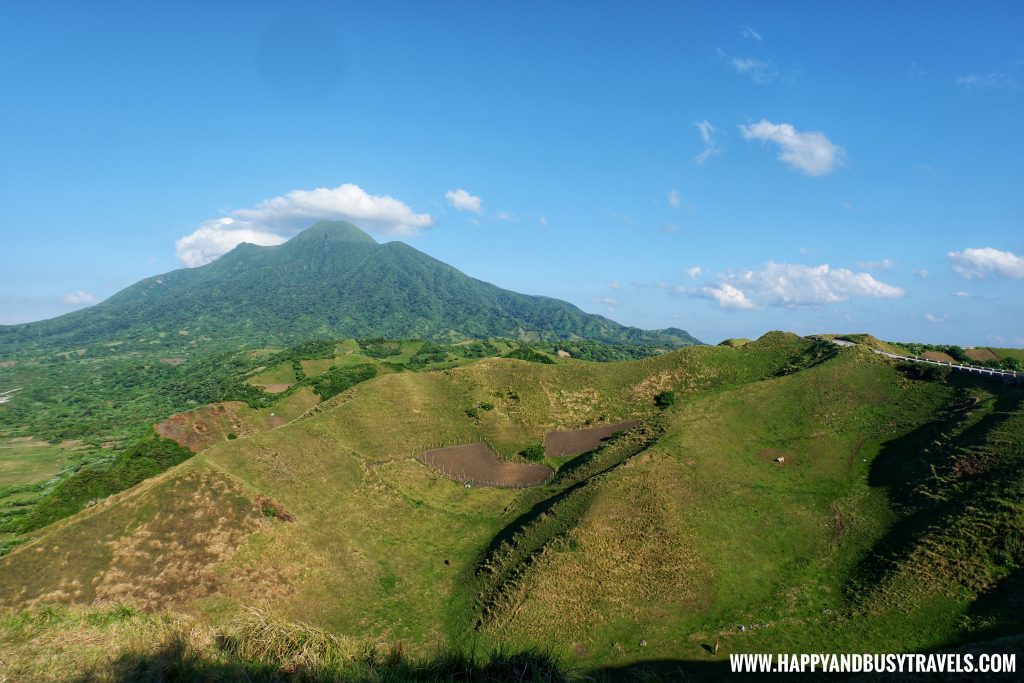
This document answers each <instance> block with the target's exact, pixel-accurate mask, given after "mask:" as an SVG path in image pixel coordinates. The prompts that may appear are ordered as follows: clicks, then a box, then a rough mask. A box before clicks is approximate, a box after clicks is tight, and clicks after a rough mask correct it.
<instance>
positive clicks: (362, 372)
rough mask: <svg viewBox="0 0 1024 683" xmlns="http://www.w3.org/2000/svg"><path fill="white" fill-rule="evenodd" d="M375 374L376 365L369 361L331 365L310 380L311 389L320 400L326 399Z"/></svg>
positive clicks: (371, 377)
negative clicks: (343, 365)
mask: <svg viewBox="0 0 1024 683" xmlns="http://www.w3.org/2000/svg"><path fill="white" fill-rule="evenodd" d="M376 375H377V366H375V365H373V364H370V363H364V364H362V365H349V366H346V367H340V368H339V367H332V368H331V369H329V370H328V371H327V372H325V373H323V374H322V375H320V376H318V377H316V378H315V379H314V380H313V381H312V386H313V391H315V392H316V393H317V395H318V396H319V397H320V399H321V400H324V401H326V400H327V399H329V398H331V397H333V396H337V395H338V394H340V393H341V392H343V391H345V390H346V389H349V388H351V387H354V386H355V385H357V384H359V383H360V382H365V381H366V380H368V379H373V378H374V377H375V376H376Z"/></svg>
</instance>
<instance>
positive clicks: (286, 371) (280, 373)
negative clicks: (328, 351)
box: [249, 361, 308, 386]
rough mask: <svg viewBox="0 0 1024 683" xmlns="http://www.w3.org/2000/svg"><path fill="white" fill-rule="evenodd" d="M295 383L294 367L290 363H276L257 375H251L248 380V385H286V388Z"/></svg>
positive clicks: (296, 379)
mask: <svg viewBox="0 0 1024 683" xmlns="http://www.w3.org/2000/svg"><path fill="white" fill-rule="evenodd" d="M307 362H308V361H307ZM297 381H298V378H297V377H296V376H295V367H294V366H293V364H292V362H291V361H286V362H284V363H278V364H277V365H275V366H273V367H271V368H267V369H266V370H264V371H262V372H260V373H259V374H257V375H253V376H252V377H251V378H249V384H253V385H259V386H269V385H272V384H287V385H288V386H291V385H292V384H295V383H296V382H297Z"/></svg>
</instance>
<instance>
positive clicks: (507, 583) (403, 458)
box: [0, 333, 1024, 680]
mask: <svg viewBox="0 0 1024 683" xmlns="http://www.w3.org/2000/svg"><path fill="white" fill-rule="evenodd" d="M669 391H671V392H673V395H674V397H675V401H674V403H672V404H671V405H669V404H668V403H666V402H664V401H660V402H656V401H655V398H656V397H659V396H662V395H664V394H665V392H669ZM659 403H660V406H661V407H659ZM484 405H486V406H488V408H487V409H479V410H477V409H475V408H477V407H480V406H484ZM626 419H641V420H643V423H642V425H641V426H639V427H637V428H634V429H632V430H630V431H628V432H626V433H625V434H621V435H619V436H618V437H615V438H613V439H612V440H610V441H608V442H606V443H605V444H604V445H602V446H601V447H599V448H598V449H597V450H596V451H593V452H590V453H584V454H582V455H579V456H577V457H574V458H562V459H556V458H550V457H548V458H546V459H545V461H544V462H545V463H546V464H548V465H549V466H551V467H553V468H554V469H555V470H556V472H555V474H554V475H553V476H552V477H551V478H549V479H548V480H547V481H546V482H545V483H544V484H542V485H540V486H536V487H533V488H527V489H521V490H519V489H505V488H490V487H485V486H476V485H474V486H468V487H467V486H466V485H465V484H463V483H461V482H457V481H452V480H450V479H447V478H445V477H443V476H441V475H440V474H438V473H437V472H435V471H434V470H432V469H430V468H429V467H427V466H425V465H424V464H423V463H422V462H420V461H419V460H417V459H416V458H415V457H414V456H415V455H417V454H419V453H422V452H423V451H425V450H427V449H431V448H437V447H440V446H448V445H455V444H465V443H473V442H480V441H484V442H486V443H488V444H489V445H490V446H491V447H492V449H493V450H494V451H495V452H496V453H498V454H499V456H500V457H502V458H504V459H506V460H508V461H510V462H523V458H522V456H520V455H519V453H520V452H521V451H523V449H524V447H526V446H527V445H529V444H531V443H537V442H539V441H541V440H542V438H543V435H544V434H545V432H547V431H548V430H551V429H566V428H576V427H583V426H587V425H591V424H606V423H613V422H617V421H622V420H626ZM1022 437H1024V388H1022V387H1019V386H1017V387H1013V386H1004V385H1000V384H989V383H986V382H985V381H984V380H981V379H976V378H971V377H964V376H954V375H950V374H949V372H948V371H946V370H943V369H938V368H937V369H928V368H926V369H924V370H922V369H920V368H917V367H915V366H906V365H901V364H899V363H897V362H895V361H892V360H890V359H887V358H884V357H881V356H878V355H876V354H873V353H871V352H870V350H868V349H865V348H859V347H848V348H838V347H836V346H834V345H833V344H830V343H827V342H819V341H815V340H811V339H802V338H800V337H797V336H795V335H790V334H783V333H770V334H768V335H765V336H764V337H762V338H760V339H758V340H756V341H751V342H748V343H745V344H742V345H737V346H735V347H734V346H717V347H707V346H694V347H690V348H686V349H681V350H678V351H674V352H671V353H667V354H663V355H660V356H656V357H651V358H645V359H640V360H633V361H623V362H615V363H587V362H567V363H556V364H546V363H535V362H527V361H522V360H517V359H514V358H502V357H490V358H484V359H481V360H478V361H475V362H470V363H467V364H463V365H459V366H457V367H449V368H446V369H439V370H436V371H424V372H389V373H383V374H378V375H377V376H376V377H374V378H373V379H369V380H367V381H363V382H361V383H359V384H357V385H355V386H353V387H351V388H349V389H347V390H345V391H342V392H341V393H339V394H337V395H335V396H333V397H332V398H330V399H328V400H326V401H324V402H323V403H321V404H320V405H319V406H318V407H317V408H316V409H315V410H313V411H310V412H309V413H307V414H306V415H305V416H304V417H303V418H302V419H299V420H296V421H293V422H291V423H289V424H287V425H285V426H282V427H280V428H277V429H273V430H271V431H265V432H262V433H258V434H253V435H251V436H246V437H243V438H238V439H235V440H230V441H222V442H220V443H217V444H216V445H213V446H212V447H210V448H208V449H206V450H204V451H202V452H200V453H199V454H198V455H196V456H195V457H193V458H191V459H190V460H187V461H186V462H184V463H182V464H180V465H178V466H176V467H174V468H173V469H171V470H169V471H167V472H165V473H164V474H162V475H159V476H157V477H154V478H152V479H149V480H147V481H145V482H143V483H141V484H139V485H138V486H135V487H134V488H132V489H129V490H127V491H124V492H122V493H119V494H116V495H114V496H112V497H110V498H108V499H106V500H104V501H102V502H99V503H98V504H96V505H93V506H91V507H89V508H87V509H86V510H84V511H82V512H80V513H79V514H76V515H75V516H73V517H70V518H68V519H65V520H62V521H59V522H57V523H55V524H52V525H50V526H48V527H46V528H43V529H40V530H38V531H36V532H33V534H32V535H31V537H30V539H29V541H28V542H27V543H25V544H23V545H21V546H19V547H17V548H15V549H14V550H13V551H12V552H11V553H10V554H8V555H7V556H6V557H3V558H0V600H2V602H3V605H4V606H6V607H7V608H8V609H9V610H15V611H14V612H9V614H10V615H11V616H9V618H8V619H7V621H5V622H2V623H0V631H2V632H3V633H4V634H5V637H6V640H7V642H8V643H9V644H8V645H7V646H5V647H6V648H7V649H6V653H7V656H8V659H7V661H8V662H11V663H12V664H11V665H12V666H14V667H15V668H14V669H13V670H14V671H19V672H22V674H23V675H25V676H29V675H33V674H39V673H40V672H43V671H45V670H46V669H45V667H46V665H47V662H50V661H51V658H50V652H49V650H47V646H44V645H42V644H44V643H49V644H51V645H50V646H49V647H57V648H63V652H64V653H65V654H64V655H63V659H62V661H67V662H70V663H72V664H68V666H72V665H77V664H80V663H81V662H83V661H85V659H84V658H88V657H92V659H90V660H89V662H91V663H90V666H93V667H94V668H96V670H97V671H99V672H101V674H98V677H102V676H103V675H107V676H108V677H109V676H110V675H111V674H110V671H116V670H117V669H116V667H117V666H119V665H120V664H119V662H123V661H125V658H126V657H127V658H128V661H153V658H156V659H159V658H161V657H165V658H166V657H172V658H173V656H178V657H182V656H184V655H182V654H181V653H182V652H185V653H186V654H187V652H188V651H189V650H188V649H187V648H188V647H191V648H193V650H191V651H193V652H195V653H201V654H196V655H195V656H196V657H200V658H213V659H200V660H197V661H198V662H199V664H202V662H207V664H208V665H209V666H211V667H213V666H216V667H221V666H241V667H243V668H244V667H246V666H249V667H256V669H254V670H260V671H264V673H265V672H266V670H267V669H266V668H265V667H268V666H269V667H272V668H273V670H275V671H276V670H279V669H280V670H283V671H295V670H296V669H295V667H296V666H300V668H301V667H302V666H308V667H310V669H309V671H319V670H321V669H317V667H318V666H319V667H328V664H327V663H325V662H327V661H328V660H329V659H330V658H331V657H341V658H342V659H345V661H347V662H349V664H351V665H352V666H356V665H357V664H358V666H362V667H365V666H370V664H367V662H371V664H372V662H378V663H379V662H381V661H383V660H381V659H380V658H379V657H378V658H374V657H373V656H368V655H366V654H365V653H367V652H368V651H370V650H368V649H367V648H371V649H372V648H376V650H375V651H377V652H386V651H387V650H388V649H389V648H390V647H392V646H391V645H389V644H394V643H399V642H400V643H402V652H403V653H404V655H402V656H404V657H412V658H414V659H415V658H423V657H428V656H429V655H430V654H431V653H434V652H436V651H437V648H439V647H444V646H448V647H455V648H458V647H461V646H462V645H463V644H465V643H476V646H477V647H478V648H480V649H481V650H482V651H487V650H488V649H490V648H499V649H501V648H504V650H503V651H504V652H506V653H511V652H517V651H521V650H526V651H530V649H531V648H540V650H539V651H540V652H543V653H549V654H550V655H552V656H554V657H555V658H556V659H558V660H559V661H560V662H562V665H561V669H560V670H565V671H568V670H573V669H575V670H582V671H588V672H590V674H591V675H593V676H595V677H596V678H597V679H599V680H600V679H601V678H602V677H604V676H617V675H622V674H624V673H626V672H630V671H632V672H637V671H640V670H641V669H643V668H644V667H650V668H651V670H652V671H656V672H657V671H661V672H664V673H666V676H667V678H668V679H669V680H676V679H678V677H679V676H682V675H687V676H690V677H694V678H700V679H704V678H708V677H714V676H715V675H716V673H722V672H723V671H727V669H723V668H722V667H723V662H724V660H725V659H726V658H727V655H728V654H729V653H731V652H919V651H932V650H936V649H939V648H954V647H960V646H963V645H964V644H967V643H972V642H977V641H988V640H991V639H997V638H1004V637H1006V636H1014V635H1017V634H1020V633H1021V632H1022V631H1024V621H1022V620H1021V616H1020V615H1021V614H1022V612H1021V610H1020V605H1019V593H1020V590H1019V587H1020V585H1021V580H1022V579H1021V577H1022V574H1021V572H1022V570H1024V552H1022V546H1021V543H1020V528H1021V523H1022V519H1024V488H1022V484H1021V474H1020V473H1021V472H1022V471H1024V468H1022V467H1021V464H1022V462H1024V460H1022V459H1024V438H1022ZM109 603H127V604H130V605H134V606H135V607H136V608H143V609H147V610H151V611H154V612H156V613H158V614H167V615H172V614H175V613H180V612H187V613H190V614H192V615H193V616H192V617H189V619H194V620H197V621H198V624H199V625H194V626H191V627H189V628H190V629H191V630H189V631H187V632H188V633H191V634H192V635H190V636H187V637H186V636H176V635H175V634H179V633H182V631H175V630H174V629H175V628H178V626H174V624H180V623H182V622H180V621H177V619H178V618H177V617H172V616H167V617H166V618H165V620H164V622H163V623H165V624H167V625H166V626H165V627H160V626H159V623H158V622H152V621H147V620H145V619H141V618H140V617H139V616H137V613H135V612H131V611H130V610H129V611H127V612H125V613H124V615H125V616H124V617H123V619H122V617H117V618H114V617H111V616H110V614H111V613H110V612H104V611H102V609H103V608H102V606H103V605H105V604H109ZM53 604H57V605H70V606H73V607H74V609H77V610H83V609H84V610H97V609H99V610H101V611H99V612H96V611H91V612H90V611H86V612H84V613H82V612H59V613H55V612H52V611H50V612H46V611H45V610H46V609H47V608H46V607H45V606H46V605H53ZM249 607H256V608H259V609H260V610H263V612H261V613H260V614H265V615H269V616H268V617H266V618H267V619H269V620H270V621H269V625H268V623H267V622H264V621H260V625H259V626H258V628H257V630H259V632H260V633H262V634H264V635H263V636H261V637H265V638H267V639H269V640H270V641H272V643H271V644H270V645H267V646H266V647H264V648H263V649H256V648H255V645H253V646H252V647H253V649H247V650H246V649H244V648H243V647H242V645H241V644H240V643H243V644H244V643H249V641H247V640H244V639H243V640H242V641H239V640H238V636H237V635H233V634H236V633H237V630H238V629H239V628H241V627H240V626H239V624H240V623H249V622H246V621H245V620H246V619H249V618H250V617H249V616H247V614H248V612H247V611H246V610H247V608H249ZM25 609H28V610H30V611H29V612H28V613H22V612H20V610H25ZM40 610H43V611H42V612H40ZM19 615H20V616H19ZM46 615H55V616H46ZM62 615H63V616H62ZM76 615H79V616H76ZM133 615H134V616H133ZM259 618H260V619H263V618H264V617H259ZM47 620H49V621H47ZM239 620H241V621H239ZM289 620H292V621H303V622H307V624H308V625H307V626H304V627H301V628H300V627H295V628H297V629H299V630H298V631H295V630H292V631H289V630H287V629H286V628H284V627H280V629H279V628H278V627H277V626H273V624H281V623H285V622H287V621H289ZM108 622H114V625H112V626H107V624H108ZM190 623H191V622H190ZM47 624H50V625H49V626H48V625H47ZM74 624H82V625H81V626H74ZM119 624H123V625H119ZM76 628H78V629H81V630H82V633H83V636H82V639H81V640H80V641H79V640H76V638H75V637H74V633H75V631H74V629H76ZM122 628H123V629H129V628H132V629H141V632H145V633H147V634H149V635H148V636H147V638H148V639H149V640H148V642H149V643H172V642H179V646H178V648H179V649H177V650H175V649H173V647H171V645H166V647H167V648H171V649H169V650H168V649H159V650H157V649H154V648H156V647H157V646H156V645H153V644H148V645H147V644H139V643H138V642H135V641H133V642H134V644H132V643H130V642H128V641H116V639H115V640H113V641H112V640H111V639H112V638H113V636H109V637H108V636H104V635H103V634H104V633H118V632H120V631H118V629H122ZM246 628H249V627H246ZM253 628H256V627H253ZM289 628H291V627H289ZM48 629H49V630H48ZM90 629H91V630H90ZM104 629H108V630H104ZM147 629H148V630H147ZM161 629H163V630H161ZM203 629H208V630H212V631H213V632H215V633H214V634H211V635H205V636H204V635H201V634H203V633H209V632H210V631H208V630H203ZM218 629H219V630H220V631H219V633H220V635H216V632H217V631H218ZM275 629H278V630H275ZM302 629H306V630H302ZM317 629H322V631H318V630H317ZM125 632H128V631H125ZM132 632H134V631H132ZM154 633H155V634H156V635H154ZM289 633H290V634H300V635H291V636H289V635H287V634H289ZM325 633H326V634H330V637H327V636H325V635H322V634H325ZM86 634H88V635H86ZM268 634H270V635H268ZM273 634H277V635H273ZM302 634H305V635H302ZM317 634H321V635H317ZM140 637H141V636H140ZM174 638H185V640H184V641H181V640H180V639H179V641H174V640H173V639H174ZM189 638H191V639H193V640H188V639H189ZM204 638H205V640H204ZM253 638H254V641H253V642H259V643H263V641H261V640H259V638H256V637H255V636H254V637H253ZM289 638H291V640H288V639H289ZM330 638H334V639H335V640H330ZM196 639H198V640H196ZM296 639H298V640H296ZM328 641H329V642H328ZM98 642H103V643H107V644H108V645H109V647H110V648H111V651H110V652H107V651H103V652H98V651H94V650H93V649H90V648H95V647H96V643H98ZM182 642H184V643H186V645H181V644H180V643H182ZM298 642H302V643H307V645H305V646H301V647H300V646H299V645H297V644H296V643H298ZM1013 642H1014V645H1013V647H1017V646H1018V645H1017V643H1019V639H1018V640H1017V641H1013ZM189 643H191V644H189ZM218 643H220V644H221V645H218ZM232 643H234V645H232ZM288 643H292V645H288ZM310 643H312V644H310ZM317 643H319V644H317ZM331 643H333V644H331ZM716 643H718V644H720V646H721V647H720V649H719V651H718V652H717V654H716V653H715V652H714V647H713V646H714V645H715V644H716ZM250 644H251V643H250ZM271 645H272V646H271ZM132 647H134V648H136V649H135V650H132V649H131V648H132ZM160 647H165V646H163V645H161V646H160ZM182 647H185V648H186V649H185V650H182V649H181V648H182ZM261 647H263V646H262V645H261ZM297 647H298V648H300V649H301V652H299V651H298V650H296V649H295V648H297ZM993 647H995V646H993ZM147 648H149V649H147ZM289 648H291V649H289ZM303 648H304V649H303ZM318 648H319V649H318ZM243 650H244V651H243ZM392 651H393V649H392ZM175 652H178V653H179V654H178V655H174V654H173V653H175ZM147 653H148V654H147ZM168 653H170V654H168ZM246 653H248V654H246ZM289 653H290V654H289ZM318 653H319V654H318ZM339 653H343V654H339ZM345 653H347V654H345ZM359 653H362V654H359ZM133 658H134V659H133ZM346 658H347V659H346ZM401 659H402V657H397V658H396V659H394V660H389V661H394V662H397V661H400V660H401ZM331 661H334V660H331ZM216 662H220V664H217V663H216ZM246 662H248V663H246ZM296 662H300V664H296ZM199 664H196V666H198V665H199ZM335 664H337V662H335ZM335 664H331V665H330V666H335ZM260 666H262V667H264V668H263V669H259V667H260ZM338 666H341V665H340V664H338ZM345 666H348V664H346V665H345ZM328 668H329V667H328ZM217 670H220V669H217ZM438 670H441V669H438ZM361 671H363V673H362V674H359V675H362V676H365V675H366V673H365V669H361ZM102 672H107V673H105V674H103V673H102ZM47 675H48V676H53V674H50V673H48V674H47ZM359 675H357V674H352V677H353V680H356V679H359ZM239 679H240V678H239ZM382 680H388V679H387V678H386V677H385V678H383V679H382ZM423 680H430V679H429V678H423ZM543 680H560V679H558V678H551V677H548V678H546V679H543ZM647 680H651V679H647Z"/></svg>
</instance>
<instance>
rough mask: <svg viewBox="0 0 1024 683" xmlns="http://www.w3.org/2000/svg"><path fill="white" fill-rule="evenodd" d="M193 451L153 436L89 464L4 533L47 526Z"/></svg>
mask: <svg viewBox="0 0 1024 683" xmlns="http://www.w3.org/2000/svg"><path fill="white" fill-rule="evenodd" d="M190 457H192V452H191V451H190V450H188V449H187V448H182V447H181V446H179V445H178V444H176V443H175V442H173V441H171V440H169V439H161V438H159V437H151V438H149V439H145V440H143V441H140V442H138V443H137V444H135V445H134V446H132V447H131V448H129V449H128V450H126V451H124V452H122V453H120V454H118V455H117V456H116V457H114V458H113V460H111V461H110V462H96V463H92V464H89V465H86V466H84V467H82V468H81V469H79V470H78V471H76V472H75V473H74V474H72V475H71V476H70V477H68V478H67V479H65V480H64V481H62V482H61V483H60V484H58V485H57V486H56V487H54V489H53V490H52V491H50V492H49V493H48V494H47V495H46V496H44V497H43V498H42V499H41V500H40V501H39V503H37V504H36V505H35V506H34V507H33V508H32V509H31V511H30V512H28V514H26V515H25V516H24V517H23V518H21V519H18V520H17V521H14V522H13V523H12V525H11V527H12V528H8V527H6V525H5V526H2V527H0V530H4V531H16V532H19V533H24V532H27V531H33V530H35V529H38V528H40V527H43V526H46V525H47V524H50V523H51V522H54V521H56V520H58V519H63V518H64V517H67V516H68V515H72V514H74V513H76V512H78V511H79V510H81V509H83V508H84V507H88V506H89V505H91V504H95V503H97V502H99V501H100V500H102V499H104V498H106V497H107V496H109V495H111V494H113V493H117V492H119V491H124V490H125V489H127V488H130V487H132V486H135V485H136V484H138V483H139V482H141V481H143V480H145V479H148V478H149V477H152V476H155V475H157V474H160V473H161V472H163V471H164V470H166V469H168V468H170V467H173V466H174V465H177V464H179V463H181V462H184V461H185V460H187V459H188V458H190Z"/></svg>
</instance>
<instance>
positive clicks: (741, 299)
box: [700, 283, 757, 311]
mask: <svg viewBox="0 0 1024 683" xmlns="http://www.w3.org/2000/svg"><path fill="white" fill-rule="evenodd" d="M700 295H701V296H703V297H704V298H706V299H714V300H715V301H717V302H718V305H719V306H721V307H722V308H734V309H736V310H740V311H749V310H752V309H755V308H757V306H755V305H754V303H753V302H752V301H751V300H750V299H748V298H747V297H746V295H745V294H744V293H743V292H742V291H740V290H739V289H737V288H736V287H733V286H732V285H730V284H727V283H722V284H719V285H716V286H714V287H701V289H700Z"/></svg>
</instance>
